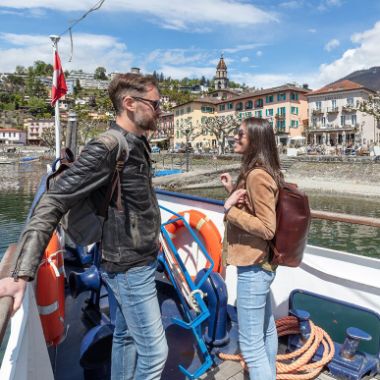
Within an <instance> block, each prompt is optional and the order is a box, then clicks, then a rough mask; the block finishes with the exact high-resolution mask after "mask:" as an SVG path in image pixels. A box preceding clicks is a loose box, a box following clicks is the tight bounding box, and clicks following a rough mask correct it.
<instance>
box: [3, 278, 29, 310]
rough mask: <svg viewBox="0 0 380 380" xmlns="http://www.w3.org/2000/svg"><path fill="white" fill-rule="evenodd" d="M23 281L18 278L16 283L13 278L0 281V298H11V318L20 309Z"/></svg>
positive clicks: (23, 289)
mask: <svg viewBox="0 0 380 380" xmlns="http://www.w3.org/2000/svg"><path fill="white" fill-rule="evenodd" d="M26 283H27V281H26V280H25V279H22V278H19V279H18V280H17V281H16V280H15V279H14V278H13V277H5V278H3V279H1V280H0V297H6V296H8V297H13V299H14V301H13V311H12V316H13V315H14V314H15V313H16V311H17V310H18V309H19V308H20V307H21V304H22V300H23V299H24V294H25V290H26Z"/></svg>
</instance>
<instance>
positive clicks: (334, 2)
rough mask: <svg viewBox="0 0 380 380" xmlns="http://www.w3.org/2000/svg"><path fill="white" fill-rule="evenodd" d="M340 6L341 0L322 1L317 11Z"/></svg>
mask: <svg viewBox="0 0 380 380" xmlns="http://www.w3.org/2000/svg"><path fill="white" fill-rule="evenodd" d="M341 5H342V0H322V1H321V2H320V4H319V5H318V7H317V9H318V10H319V11H326V10H328V9H329V8H333V7H340V6H341Z"/></svg>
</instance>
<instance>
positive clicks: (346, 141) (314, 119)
mask: <svg viewBox="0 0 380 380" xmlns="http://www.w3.org/2000/svg"><path fill="white" fill-rule="evenodd" d="M373 94H375V92H374V91H373V90H371V89H368V88H366V87H364V86H363V85H362V84H359V83H356V82H353V81H350V80H347V79H343V80H340V81H337V82H334V83H331V84H328V85H327V86H324V87H322V88H320V89H318V90H315V91H312V92H309V93H308V94H307V98H308V104H309V128H308V132H307V135H308V142H309V143H310V144H314V145H317V144H320V145H328V146H337V145H343V146H352V145H354V144H360V145H362V144H369V143H373V142H379V141H380V130H379V129H377V125H376V121H375V118H374V117H373V116H370V115H367V114H364V113H363V112H361V111H359V110H358V108H357V107H358V105H359V104H360V102H362V101H366V100H368V97H369V96H370V95H373Z"/></svg>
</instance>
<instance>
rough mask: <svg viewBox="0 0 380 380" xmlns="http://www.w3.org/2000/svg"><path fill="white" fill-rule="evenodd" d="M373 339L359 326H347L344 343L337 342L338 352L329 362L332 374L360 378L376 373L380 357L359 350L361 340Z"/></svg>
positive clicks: (354, 379)
mask: <svg viewBox="0 0 380 380" xmlns="http://www.w3.org/2000/svg"><path fill="white" fill-rule="evenodd" d="M371 339H372V336H371V335H370V334H368V333H367V332H365V331H363V330H361V329H359V328H357V327H349V328H347V330H346V339H345V340H344V342H343V344H338V343H335V348H336V351H335V352H336V354H335V355H334V358H333V360H332V361H331V362H330V363H329V364H328V368H329V371H330V372H331V374H332V375H334V376H336V377H339V378H343V379H348V380H360V379H362V378H363V377H365V376H368V375H369V376H372V375H375V374H376V373H377V367H378V365H379V359H377V358H376V357H375V356H373V355H370V354H367V353H364V352H360V351H358V346H359V344H360V342H361V341H370V340H371Z"/></svg>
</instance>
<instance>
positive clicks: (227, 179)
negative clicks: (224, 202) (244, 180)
mask: <svg viewBox="0 0 380 380" xmlns="http://www.w3.org/2000/svg"><path fill="white" fill-rule="evenodd" d="M220 181H221V182H222V185H223V186H224V188H225V189H226V190H227V192H228V193H231V191H232V189H233V183H232V178H231V175H230V173H223V174H221V175H220Z"/></svg>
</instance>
